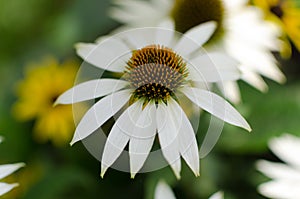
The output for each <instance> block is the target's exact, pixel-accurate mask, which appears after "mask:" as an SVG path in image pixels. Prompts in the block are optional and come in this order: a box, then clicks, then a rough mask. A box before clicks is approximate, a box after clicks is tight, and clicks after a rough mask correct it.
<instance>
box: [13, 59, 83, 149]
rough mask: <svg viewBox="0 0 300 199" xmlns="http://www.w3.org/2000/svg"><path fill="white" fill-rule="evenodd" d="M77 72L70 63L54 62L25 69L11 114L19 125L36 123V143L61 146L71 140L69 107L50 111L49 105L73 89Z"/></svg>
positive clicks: (74, 64)
mask: <svg viewBox="0 0 300 199" xmlns="http://www.w3.org/2000/svg"><path fill="white" fill-rule="evenodd" d="M77 69H78V67H77V64H76V63H75V62H74V61H66V62H65V63H63V64H59V63H58V62H57V61H56V60H55V59H54V58H46V59H45V60H43V61H42V62H41V63H35V64H31V65H29V66H28V67H27V70H26V74H25V78H24V80H22V81H21V82H19V84H18V87H17V96H18V101H17V102H16V103H15V105H14V107H13V113H14V115H15V117H16V118H17V119H19V120H21V121H27V120H32V119H35V120H36V121H35V126H34V133H35V138H36V139H37V140H38V141H42V142H45V141H48V140H51V141H52V142H53V143H54V144H55V145H58V146H61V145H64V144H66V143H67V142H69V140H70V139H71V136H72V132H73V130H74V128H75V125H74V121H73V114H72V106H70V105H68V106H57V107H53V102H55V100H56V98H57V97H58V96H59V95H60V94H62V93H63V92H64V91H66V90H67V89H69V88H70V87H72V86H73V83H74V79H75V75H76V72H77Z"/></svg>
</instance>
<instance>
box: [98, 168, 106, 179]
mask: <svg viewBox="0 0 300 199" xmlns="http://www.w3.org/2000/svg"><path fill="white" fill-rule="evenodd" d="M106 171H107V168H105V167H103V166H102V167H101V174H100V177H101V178H102V179H103V178H104V175H105V173H106Z"/></svg>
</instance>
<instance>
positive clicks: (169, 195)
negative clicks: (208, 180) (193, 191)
mask: <svg viewBox="0 0 300 199" xmlns="http://www.w3.org/2000/svg"><path fill="white" fill-rule="evenodd" d="M223 198H224V196H223V193H222V192H217V193H215V194H213V195H212V196H211V197H209V199H223ZM154 199H176V197H175V195H174V193H173V191H172V189H171V188H170V187H169V185H168V184H167V183H165V182H164V181H162V180H160V181H159V182H158V183H157V185H156V188H155V192H154Z"/></svg>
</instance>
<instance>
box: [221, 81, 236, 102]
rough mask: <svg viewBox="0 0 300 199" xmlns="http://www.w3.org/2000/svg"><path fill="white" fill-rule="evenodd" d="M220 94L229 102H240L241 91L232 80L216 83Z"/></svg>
mask: <svg viewBox="0 0 300 199" xmlns="http://www.w3.org/2000/svg"><path fill="white" fill-rule="evenodd" d="M217 85H218V87H219V89H220V91H221V92H222V94H223V95H224V96H225V97H226V99H228V100H229V101H230V102H232V103H234V104H238V103H240V102H241V93H240V89H239V85H238V83H237V82H234V81H226V82H220V83H217Z"/></svg>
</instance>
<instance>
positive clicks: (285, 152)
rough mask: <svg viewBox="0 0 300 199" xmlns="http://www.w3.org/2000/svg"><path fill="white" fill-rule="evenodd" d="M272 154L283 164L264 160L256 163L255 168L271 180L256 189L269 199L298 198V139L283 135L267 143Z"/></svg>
mask: <svg viewBox="0 0 300 199" xmlns="http://www.w3.org/2000/svg"><path fill="white" fill-rule="evenodd" d="M269 147H270V149H271V150H272V152H273V153H274V154H275V155H277V156H278V157H279V158H280V159H281V160H282V161H283V162H284V163H278V162H277V163H275V162H270V161H266V160H260V161H258V162H257V168H258V170H259V171H261V172H262V173H263V174H265V175H266V176H268V177H269V178H271V179H272V180H271V181H269V182H265V183H263V184H261V185H260V186H259V187H258V190H259V192H260V193H261V194H262V195H264V196H266V197H269V198H284V199H296V198H299V196H300V189H299V187H300V158H299V157H300V138H299V137H296V136H294V135H290V134H285V135H282V136H281V137H278V138H273V139H272V140H271V141H270V142H269Z"/></svg>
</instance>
